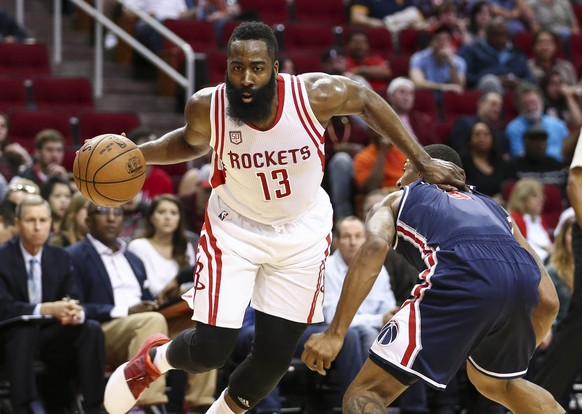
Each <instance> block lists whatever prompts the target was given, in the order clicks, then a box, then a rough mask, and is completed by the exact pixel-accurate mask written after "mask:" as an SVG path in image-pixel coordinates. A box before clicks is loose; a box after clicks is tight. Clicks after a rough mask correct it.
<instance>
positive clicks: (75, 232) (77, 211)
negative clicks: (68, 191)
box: [48, 192, 89, 247]
mask: <svg viewBox="0 0 582 414" xmlns="http://www.w3.org/2000/svg"><path fill="white" fill-rule="evenodd" d="M87 204H89V202H88V201H87V199H86V198H85V197H84V196H83V194H81V193H80V192H76V193H74V194H73V196H72V197H71V202H70V203H69V207H68V208H67V210H66V211H65V214H64V215H63V218H62V220H61V229H60V231H59V232H58V233H56V234H54V235H53V236H51V237H50V238H49V241H48V242H49V244H52V245H54V246H60V247H67V246H70V245H71V244H75V243H77V242H78V241H81V240H83V239H84V238H85V236H86V235H87V231H88V229H87V225H86V224H85V219H86V218H87Z"/></svg>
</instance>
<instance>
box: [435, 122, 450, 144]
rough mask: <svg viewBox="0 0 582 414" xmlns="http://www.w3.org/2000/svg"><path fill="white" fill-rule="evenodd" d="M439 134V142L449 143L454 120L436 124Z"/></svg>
mask: <svg viewBox="0 0 582 414" xmlns="http://www.w3.org/2000/svg"><path fill="white" fill-rule="evenodd" d="M436 128H437V136H438V137H439V144H445V145H448V144H449V135H450V134H451V130H452V129H453V123H452V122H439V123H438V124H437V126H436Z"/></svg>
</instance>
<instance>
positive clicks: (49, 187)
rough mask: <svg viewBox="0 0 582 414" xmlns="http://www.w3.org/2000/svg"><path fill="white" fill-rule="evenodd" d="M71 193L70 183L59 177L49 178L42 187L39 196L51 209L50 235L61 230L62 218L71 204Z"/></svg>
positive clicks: (66, 179)
mask: <svg viewBox="0 0 582 414" xmlns="http://www.w3.org/2000/svg"><path fill="white" fill-rule="evenodd" d="M72 192H73V190H72V187H71V181H70V180H69V179H68V178H66V177H63V176H61V175H55V176H52V177H49V179H48V180H47V181H46V182H45V183H44V184H43V185H42V189H41V191H40V195H41V196H42V198H44V199H45V200H46V201H48V202H49V205H50V207H51V214H52V218H53V223H52V227H51V232H52V234H55V233H58V232H59V231H60V229H61V223H62V220H63V217H64V216H65V212H66V211H67V209H68V208H69V204H70V203H71V196H72Z"/></svg>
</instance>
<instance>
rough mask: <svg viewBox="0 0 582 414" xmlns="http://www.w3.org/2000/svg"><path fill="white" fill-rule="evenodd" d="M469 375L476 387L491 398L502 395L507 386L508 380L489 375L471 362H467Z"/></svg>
mask: <svg viewBox="0 0 582 414" xmlns="http://www.w3.org/2000/svg"><path fill="white" fill-rule="evenodd" d="M467 376H468V377H469V380H470V381H471V383H472V384H473V385H474V386H475V388H477V390H479V392H480V393H481V394H483V395H484V396H486V397H488V398H490V399H493V398H492V397H493V396H499V395H502V394H503V393H504V392H505V390H506V388H507V381H505V380H499V379H496V378H492V377H488V376H487V375H485V374H482V373H480V372H479V371H477V369H476V368H475V367H474V366H473V365H472V364H471V363H469V362H467ZM495 400H496V399H495Z"/></svg>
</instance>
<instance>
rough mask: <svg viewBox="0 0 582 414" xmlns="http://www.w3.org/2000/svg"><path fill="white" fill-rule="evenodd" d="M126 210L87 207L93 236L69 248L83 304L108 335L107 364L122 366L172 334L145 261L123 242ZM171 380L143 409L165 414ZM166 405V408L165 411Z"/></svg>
mask: <svg viewBox="0 0 582 414" xmlns="http://www.w3.org/2000/svg"><path fill="white" fill-rule="evenodd" d="M122 220H123V210H122V209H121V208H107V207H100V206H97V205H95V204H92V203H90V204H89V206H88V207H87V227H88V229H89V233H88V234H87V238H86V239H84V240H82V241H80V242H78V243H75V244H74V245H72V246H69V247H68V248H67V251H68V252H69V254H70V255H71V258H72V262H73V266H74V268H75V270H76V271H77V272H78V276H79V281H80V284H81V289H80V290H81V298H82V300H81V302H82V303H84V304H85V306H86V309H87V317H88V318H90V319H96V320H98V321H100V322H101V327H102V329H103V333H104V335H105V361H106V364H107V365H110V366H113V367H116V366H118V365H120V364H121V363H122V362H125V361H126V360H127V359H128V358H129V357H131V356H132V355H134V354H136V353H137V351H138V348H139V346H140V345H141V344H142V343H143V342H144V341H145V340H146V339H147V338H148V337H149V336H151V335H153V334H154V333H158V332H162V333H164V334H166V335H167V333H168V326H167V324H166V319H165V318H164V316H163V315H162V314H161V313H159V312H157V310H158V304H157V303H156V302H154V301H153V297H152V295H151V293H150V292H149V290H148V289H147V284H146V283H145V282H146V280H147V279H146V271H145V268H144V265H143V263H142V261H141V260H140V259H139V258H138V257H137V256H135V255H134V254H133V253H131V252H129V251H127V250H126V244H125V242H123V241H122V240H121V239H120V238H119V234H120V231H121V223H122ZM165 386H166V384H165V379H164V378H163V377H162V378H160V379H159V380H157V381H155V382H154V383H153V384H152V385H151V387H150V388H149V389H148V390H147V391H146V392H144V393H143V394H142V395H141V397H140V399H139V401H138V402H137V405H139V406H141V407H147V408H146V412H149V413H154V414H157V413H163V412H165V411H164V408H163V405H164V404H166V403H167V402H168V398H167V396H166V393H165ZM160 405H161V406H162V407H160Z"/></svg>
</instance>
